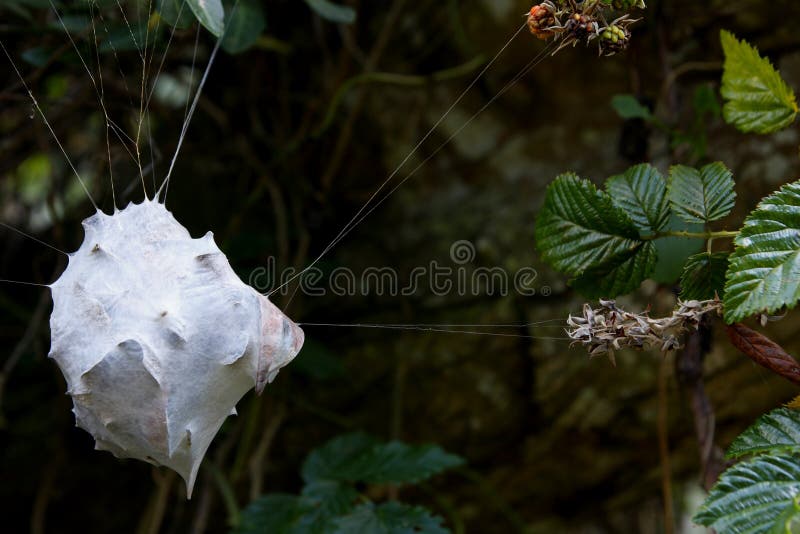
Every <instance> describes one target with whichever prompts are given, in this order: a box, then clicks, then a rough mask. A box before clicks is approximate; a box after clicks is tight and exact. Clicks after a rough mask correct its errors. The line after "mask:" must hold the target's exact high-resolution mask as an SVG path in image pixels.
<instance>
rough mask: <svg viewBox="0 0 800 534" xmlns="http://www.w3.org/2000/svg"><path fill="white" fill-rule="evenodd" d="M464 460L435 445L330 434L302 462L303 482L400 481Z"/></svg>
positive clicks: (417, 478)
mask: <svg viewBox="0 0 800 534" xmlns="http://www.w3.org/2000/svg"><path fill="white" fill-rule="evenodd" d="M463 462H464V460H463V459H462V458H461V457H459V456H456V455H454V454H449V453H447V452H445V451H443V450H442V449H441V448H439V447H437V446H435V445H417V446H411V445H406V444H404V443H400V442H398V441H392V442H390V443H385V444H384V443H378V442H377V441H376V440H375V439H374V438H372V437H371V436H367V435H365V434H361V433H356V434H347V435H344V436H340V437H338V438H334V439H333V440H331V441H330V442H328V443H327V444H325V445H323V446H322V447H320V448H319V449H317V450H315V451H314V452H312V453H311V454H310V455H309V457H308V458H307V459H306V462H305V463H304V464H303V469H302V474H303V479H304V480H305V481H306V482H314V481H319V480H336V481H343V482H357V481H361V482H367V483H373V484H385V483H393V484H403V483H413V482H419V481H421V480H425V479H427V478H429V477H431V476H433V475H435V474H438V473H440V472H442V471H445V470H447V469H450V468H452V467H456V466H459V465H461V464H462V463H463Z"/></svg>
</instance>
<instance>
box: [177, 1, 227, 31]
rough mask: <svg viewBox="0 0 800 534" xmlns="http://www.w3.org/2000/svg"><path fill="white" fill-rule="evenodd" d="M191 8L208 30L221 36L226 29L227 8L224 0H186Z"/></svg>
mask: <svg viewBox="0 0 800 534" xmlns="http://www.w3.org/2000/svg"><path fill="white" fill-rule="evenodd" d="M186 2H187V3H188V4H189V8H190V9H191V10H192V13H194V16H195V17H197V20H199V21H200V24H202V25H203V26H204V27H205V28H206V29H207V30H208V31H210V32H211V33H212V34H213V35H214V36H216V37H220V36H221V35H222V32H223V31H224V30H225V10H224V9H223V7H222V0H186Z"/></svg>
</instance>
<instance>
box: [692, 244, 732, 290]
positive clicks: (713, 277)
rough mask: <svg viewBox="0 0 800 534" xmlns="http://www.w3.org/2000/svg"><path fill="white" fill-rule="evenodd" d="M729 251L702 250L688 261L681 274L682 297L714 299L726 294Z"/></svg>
mask: <svg viewBox="0 0 800 534" xmlns="http://www.w3.org/2000/svg"><path fill="white" fill-rule="evenodd" d="M727 270H728V253H727V252H714V253H712V254H709V253H708V252H701V253H700V254H695V255H694V256H691V257H690V258H689V259H688V260H687V261H686V266H685V267H684V268H683V274H682V275H681V298H682V299H684V300H692V299H695V300H707V299H713V298H714V295H715V294H716V295H718V296H719V297H720V298H722V297H723V296H724V295H725V272H726V271H727Z"/></svg>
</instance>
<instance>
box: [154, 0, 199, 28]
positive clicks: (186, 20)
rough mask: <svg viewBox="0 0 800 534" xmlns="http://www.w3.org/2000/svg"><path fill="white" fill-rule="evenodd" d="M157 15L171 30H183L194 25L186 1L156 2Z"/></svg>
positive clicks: (169, 0)
mask: <svg viewBox="0 0 800 534" xmlns="http://www.w3.org/2000/svg"><path fill="white" fill-rule="evenodd" d="M156 6H157V7H156V9H157V10H158V15H159V16H160V17H161V18H162V19H163V20H164V21H165V22H166V23H167V24H169V25H170V26H172V27H173V28H178V29H179V30H183V29H186V28H188V27H189V26H191V25H192V24H194V20H195V17H194V14H193V13H192V9H191V8H190V7H189V5H188V2H187V0H158V3H157V4H156Z"/></svg>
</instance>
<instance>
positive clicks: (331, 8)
mask: <svg viewBox="0 0 800 534" xmlns="http://www.w3.org/2000/svg"><path fill="white" fill-rule="evenodd" d="M306 4H308V6H309V7H310V8H311V9H313V10H314V12H316V14H317V15H319V16H320V17H322V18H323V19H325V20H329V21H330V22H336V23H338V24H353V23H354V22H355V21H356V11H355V9H353V8H352V7H349V6H340V5H339V4H334V3H333V2H330V1H328V0H306Z"/></svg>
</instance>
